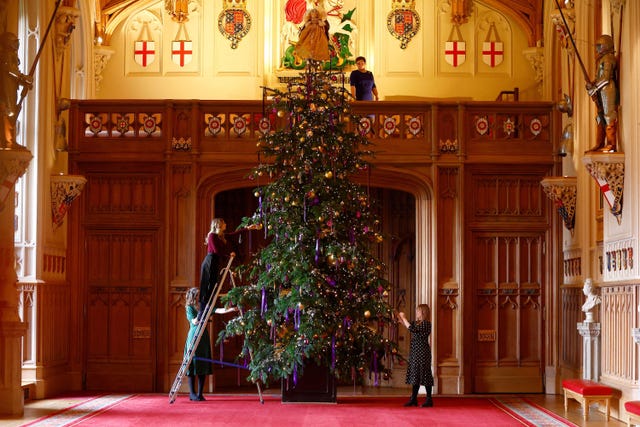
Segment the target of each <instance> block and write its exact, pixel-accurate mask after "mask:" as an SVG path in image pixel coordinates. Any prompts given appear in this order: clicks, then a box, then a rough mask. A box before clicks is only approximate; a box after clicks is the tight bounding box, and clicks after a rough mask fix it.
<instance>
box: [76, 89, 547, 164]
mask: <svg viewBox="0 0 640 427" xmlns="http://www.w3.org/2000/svg"><path fill="white" fill-rule="evenodd" d="M351 107H352V110H353V112H354V113H355V114H357V115H359V116H360V117H361V118H360V121H359V123H352V124H350V126H351V127H352V128H355V126H358V127H359V129H360V131H365V132H366V134H367V136H368V137H369V138H370V140H371V141H372V142H373V143H374V144H375V151H376V152H377V154H376V158H375V160H374V163H375V162H383V163H386V162H391V163H404V162H412V163H414V162H433V161H434V160H436V159H440V158H443V156H444V158H445V159H448V160H447V161H466V162H496V163H503V162H509V163H513V162H516V163H518V162H524V161H526V162H527V163H530V162H532V161H535V162H541V163H546V162H550V163H551V162H553V161H554V158H555V153H557V152H558V149H557V147H556V145H557V143H558V139H559V138H558V136H559V130H558V126H557V125H556V121H557V113H556V112H555V110H554V105H553V104H552V103H541V102H536V103H530V102H504V101H502V102H472V101H469V102H453V101H438V102H420V101H408V102H397V101H382V102H355V103H352V104H351ZM283 120H284V119H281V118H279V117H277V115H276V114H274V112H270V111H268V107H265V105H264V104H263V103H262V102H261V101H197V100H196V101H184V100H179V101H178V100H164V101H163V100H154V101H149V100H108V101H95V100H91V101H74V102H73V103H72V107H71V113H70V129H71V131H70V146H69V151H70V152H71V153H72V155H73V156H74V158H75V159H79V158H82V159H84V160H90V159H92V158H96V159H98V158H99V159H101V160H104V156H103V155H104V153H106V152H108V153H110V156H109V158H112V159H116V158H118V157H119V158H135V159H137V160H141V156H143V157H144V158H147V159H149V160H150V159H152V158H154V157H157V158H158V159H160V158H166V156H167V155H168V154H171V153H173V154H178V153H189V154H191V155H198V156H202V157H203V158H208V157H215V158H216V159H224V160H230V159H233V160H234V161H242V159H243V158H244V157H243V156H246V155H247V154H250V153H255V152H256V142H257V141H258V139H259V138H260V137H261V136H262V135H264V134H265V133H268V132H273V131H274V130H275V129H277V127H278V126H282V125H284V122H283ZM78 156H80V157H78ZM114 156H115V157H114ZM251 161H252V162H253V161H255V157H253V156H252V157H251Z"/></svg>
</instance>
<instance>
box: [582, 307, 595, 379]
mask: <svg viewBox="0 0 640 427" xmlns="http://www.w3.org/2000/svg"><path fill="white" fill-rule="evenodd" d="M585 314H586V319H585V321H584V322H580V323H578V332H580V335H582V379H584V380H591V381H598V378H600V323H598V322H594V321H593V313H592V312H586V313H585Z"/></svg>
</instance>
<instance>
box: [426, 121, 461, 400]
mask: <svg viewBox="0 0 640 427" xmlns="http://www.w3.org/2000/svg"><path fill="white" fill-rule="evenodd" d="M452 130H453V129H452ZM447 140H448V141H453V140H455V137H454V136H453V135H448V137H447ZM449 146H452V145H449ZM436 170H437V202H436V203H437V206H436V212H437V217H438V219H437V224H438V227H437V237H436V239H437V244H436V246H437V260H438V261H437V262H438V266H437V273H436V274H437V295H438V296H437V299H436V301H435V303H434V306H433V312H434V313H435V314H436V323H435V325H436V328H435V329H436V330H437V331H438V334H435V338H436V342H435V346H434V347H435V350H436V357H435V360H436V361H437V377H438V382H439V390H438V391H439V392H441V393H459V392H460V390H461V388H462V386H461V381H462V358H461V349H462V347H461V346H460V344H461V343H462V328H461V325H462V319H461V316H462V312H461V310H460V303H461V301H460V296H461V292H460V285H459V284H460V277H459V274H460V268H459V265H460V259H461V257H460V247H459V244H458V243H459V242H460V230H461V226H460V218H461V215H462V213H461V212H460V209H461V206H462V203H461V200H460V194H461V188H460V186H461V182H460V178H461V172H460V169H459V168H458V167H457V166H451V167H438V168H437V169H436Z"/></svg>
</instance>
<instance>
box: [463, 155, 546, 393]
mask: <svg viewBox="0 0 640 427" xmlns="http://www.w3.org/2000/svg"><path fill="white" fill-rule="evenodd" d="M545 169H546V168H545V167H538V166H529V167H526V166H522V167H520V168H519V171H518V173H516V172H515V171H513V170H510V169H508V168H505V167H499V166H495V165H494V166H491V165H485V166H482V165H474V166H473V167H469V168H468V170H467V184H466V188H467V189H468V191H469V193H468V194H469V197H468V198H467V199H466V200H468V202H469V203H468V206H467V210H466V217H467V221H466V223H467V225H468V226H469V228H468V232H467V235H468V236H469V241H468V256H469V257H470V258H469V259H468V261H467V263H466V264H465V265H466V267H465V277H466V278H468V281H467V282H466V283H467V286H468V287H469V291H470V292H468V293H467V295H466V297H465V300H466V301H468V302H469V303H470V308H469V312H468V313H467V314H466V316H470V317H468V318H469V319H470V322H468V323H466V324H470V325H477V327H476V328H475V329H474V330H472V331H469V332H468V333H467V334H465V337H466V339H465V346H470V348H471V349H472V351H471V354H472V356H471V366H470V370H471V375H472V377H473V384H472V388H473V392H480V393H486V392H505V391H508V390H509V391H512V392H513V391H516V390H517V391H520V392H541V391H542V390H543V374H544V367H545V363H544V338H543V337H544V336H545V334H544V328H545V325H544V322H543V307H544V292H545V289H546V286H547V274H546V269H545V266H546V265H549V264H550V262H549V260H548V257H549V255H548V253H547V252H545V250H544V247H545V236H546V234H547V232H548V229H549V227H550V224H549V219H548V212H547V209H546V204H545V203H546V201H545V200H544V199H543V197H542V190H541V187H540V185H539V182H540V179H541V178H542V176H544V172H545ZM523 379H525V380H523Z"/></svg>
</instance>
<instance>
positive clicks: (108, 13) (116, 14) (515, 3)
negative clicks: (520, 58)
mask: <svg viewBox="0 0 640 427" xmlns="http://www.w3.org/2000/svg"><path fill="white" fill-rule="evenodd" d="M95 1H96V10H97V11H96V21H97V22H96V27H97V28H98V31H100V32H102V33H103V38H104V39H105V43H108V40H109V36H110V33H111V31H109V30H110V29H112V28H113V27H114V25H113V24H114V22H121V21H122V19H123V18H124V17H126V16H127V15H128V14H129V13H131V12H132V11H134V10H140V9H142V8H144V7H145V6H147V5H150V4H153V3H156V2H157V0H95ZM165 1H171V0H165ZM450 1H452V2H458V3H462V4H464V5H465V7H467V6H468V5H470V4H472V3H473V1H474V0H450ZM543 1H544V0H482V2H483V3H485V4H487V5H489V6H491V7H494V8H496V9H498V10H500V11H501V12H502V13H504V14H505V15H507V16H510V17H511V18H513V19H514V20H515V22H517V23H518V25H520V27H522V29H523V30H524V31H525V33H526V34H527V38H528V40H529V46H535V45H536V42H537V41H538V40H540V39H541V38H542V22H543V19H542V17H543Z"/></svg>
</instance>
